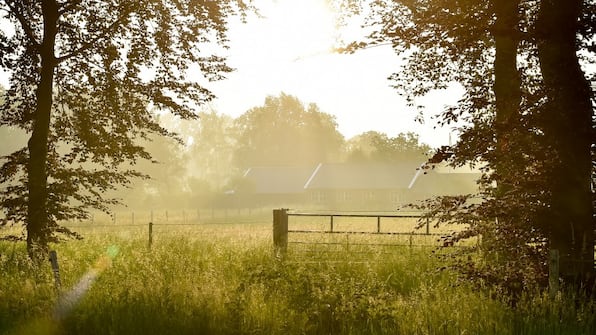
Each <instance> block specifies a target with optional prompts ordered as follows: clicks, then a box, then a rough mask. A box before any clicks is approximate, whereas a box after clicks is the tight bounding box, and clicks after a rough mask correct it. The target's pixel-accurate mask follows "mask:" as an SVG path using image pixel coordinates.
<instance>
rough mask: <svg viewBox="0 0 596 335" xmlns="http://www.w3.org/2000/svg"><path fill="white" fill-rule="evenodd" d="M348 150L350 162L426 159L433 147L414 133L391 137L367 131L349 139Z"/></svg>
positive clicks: (347, 158)
mask: <svg viewBox="0 0 596 335" xmlns="http://www.w3.org/2000/svg"><path fill="white" fill-rule="evenodd" d="M346 151H347V152H346V154H347V157H346V160H347V161H349V162H365V161H374V162H399V161H420V160H424V159H425V158H426V155H428V154H429V153H430V151H431V148H430V146H428V145H426V144H421V143H420V142H419V140H418V135H416V134H414V133H407V134H398V135H397V136H396V137H389V136H388V135H387V134H383V133H379V132H377V131H367V132H365V133H362V134H360V135H357V136H354V137H353V138H351V139H349V140H348V141H347V142H346Z"/></svg>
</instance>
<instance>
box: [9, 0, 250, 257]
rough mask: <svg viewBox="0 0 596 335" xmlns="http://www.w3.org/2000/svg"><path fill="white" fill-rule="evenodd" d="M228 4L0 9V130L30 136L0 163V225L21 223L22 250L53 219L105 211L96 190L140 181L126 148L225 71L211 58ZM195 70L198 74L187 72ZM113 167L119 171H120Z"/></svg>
mask: <svg viewBox="0 0 596 335" xmlns="http://www.w3.org/2000/svg"><path fill="white" fill-rule="evenodd" d="M246 10H247V5H246V4H245V3H244V2H243V1H241V0H230V1H194V0H181V1H174V2H172V1H165V0H150V1H143V2H142V3H141V2H135V1H121V0H116V1H98V0H65V1H58V0H44V1H21V0H18V1H15V0H4V1H2V2H0V12H2V13H4V17H5V19H7V20H8V21H10V22H11V23H12V24H13V26H14V28H15V32H14V34H8V33H7V32H6V31H0V65H1V66H2V67H4V68H7V69H10V70H11V78H10V87H9V89H8V91H7V92H6V95H5V97H4V98H5V101H4V103H3V104H2V106H1V111H2V114H1V116H0V125H2V126H10V127H16V128H19V129H23V130H24V131H25V132H27V133H28V134H30V138H29V141H28V144H27V147H24V148H22V149H20V150H18V151H16V152H14V153H12V154H9V155H7V156H4V157H3V158H2V160H3V162H4V163H3V166H2V168H1V169H2V174H1V180H0V182H2V183H3V184H5V185H8V186H7V187H5V188H4V189H3V190H2V193H1V196H0V201H1V202H2V208H3V210H4V211H5V219H4V220H3V223H4V224H7V223H13V224H14V223H25V225H26V227H27V242H28V247H29V251H30V254H32V255H33V254H35V250H36V249H37V248H39V249H40V250H44V249H45V248H46V247H47V243H48V242H49V241H51V240H52V239H54V238H55V235H54V233H56V232H65V231H66V230H65V229H64V228H61V227H59V226H58V224H57V222H58V221H60V220H64V219H69V218H83V217H85V216H86V215H87V209H88V208H97V209H101V210H106V209H107V208H106V205H109V204H111V203H114V202H115V200H114V199H104V197H103V192H104V191H106V190H109V189H112V188H114V187H116V186H117V185H119V184H127V183H128V182H129V180H130V178H131V177H140V176H142V174H140V173H138V172H136V171H134V169H132V168H126V167H127V166H128V164H129V163H132V164H134V163H135V162H136V161H137V160H139V159H150V158H151V156H150V154H149V153H148V152H147V151H146V150H145V149H144V148H143V147H142V146H141V145H139V144H138V143H139V142H138V141H139V140H142V139H146V138H148V137H149V136H150V135H151V134H156V135H166V136H171V135H173V134H172V133H170V132H169V131H167V130H166V129H165V128H163V127H162V126H160V125H159V123H158V120H157V118H156V117H155V114H153V113H152V112H150V111H151V110H154V109H157V110H160V111H162V112H170V113H173V114H174V115H177V116H179V117H181V118H183V119H193V118H196V117H197V115H196V114H195V112H194V109H195V106H196V105H200V104H202V103H204V102H207V101H209V100H211V99H212V98H213V94H212V93H211V92H210V91H209V90H208V89H207V88H206V87H205V84H206V83H208V82H209V81H213V80H218V79H221V78H223V75H224V74H225V73H226V72H229V71H230V70H231V69H230V68H229V67H228V66H227V65H226V64H225V59H224V58H222V57H220V56H217V55H216V54H215V53H214V51H216V50H217V48H216V47H215V46H216V45H221V46H225V44H226V43H227V37H226V33H227V21H228V18H229V17H230V16H232V15H236V14H239V13H240V14H241V13H243V12H244V11H246ZM192 67H198V68H199V69H200V73H201V74H202V78H200V79H199V80H194V81H193V80H190V79H189V77H188V76H187V72H188V71H189V69H191V68H192ZM123 168H124V169H123Z"/></svg>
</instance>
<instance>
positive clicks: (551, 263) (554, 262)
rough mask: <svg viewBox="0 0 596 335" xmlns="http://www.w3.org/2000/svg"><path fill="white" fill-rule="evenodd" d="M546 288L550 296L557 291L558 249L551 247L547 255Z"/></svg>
mask: <svg viewBox="0 0 596 335" xmlns="http://www.w3.org/2000/svg"><path fill="white" fill-rule="evenodd" d="M548 288H549V293H550V296H551V297H554V296H555V295H556V294H557V292H559V250H557V249H553V250H551V251H550V253H549V257H548Z"/></svg>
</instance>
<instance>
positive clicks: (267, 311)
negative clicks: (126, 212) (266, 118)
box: [0, 223, 596, 335]
mask: <svg viewBox="0 0 596 335" xmlns="http://www.w3.org/2000/svg"><path fill="white" fill-rule="evenodd" d="M133 228H134V227H133ZM133 228H131V229H125V230H121V229H114V231H113V232H114V233H111V231H110V230H106V229H102V230H101V231H94V232H93V233H85V231H82V233H83V234H84V235H86V239H85V240H83V241H69V242H67V243H63V244H60V245H57V246H54V247H55V249H56V250H57V252H58V256H59V261H60V271H61V276H62V277H61V280H62V294H58V293H57V292H56V290H55V288H54V279H53V276H52V271H51V269H50V266H49V264H48V265H47V266H45V267H43V268H42V271H37V270H36V269H35V268H34V267H33V266H32V265H31V264H30V263H29V261H28V259H27V257H26V252H25V248H24V245H23V244H13V243H8V242H1V243H0V269H1V271H2V273H1V278H0V334H4V333H7V334H143V335H150V334H594V333H596V315H595V313H594V305H593V303H579V302H577V301H575V300H574V299H572V298H569V297H565V296H559V297H556V298H553V299H551V298H549V297H548V295H546V294H541V293H537V294H535V295H533V296H528V297H524V298H523V299H522V300H521V302H519V303H518V305H517V308H516V309H512V308H511V307H509V306H508V305H507V304H505V303H503V302H501V301H499V299H498V297H497V299H495V298H494V297H493V298H491V292H489V291H488V290H482V289H480V290H479V289H475V288H473V287H471V286H470V285H468V284H466V283H460V284H458V285H455V284H456V280H455V274H454V273H451V272H449V271H439V270H437V269H438V268H439V267H440V266H441V264H440V263H439V260H438V259H437V258H435V257H433V256H431V254H432V253H431V249H430V248H409V247H407V246H402V247H384V248H381V247H378V246H374V247H371V246H364V245H352V246H349V245H348V244H346V246H345V247H344V246H343V242H342V243H339V244H332V245H316V246H308V245H306V246H305V245H290V250H289V252H288V255H287V257H286V258H285V259H283V260H281V259H278V258H276V257H274V255H273V252H272V247H271V233H270V228H271V224H270V223H263V224H244V225H233V224H227V225H225V224H220V225H209V224H205V225H203V226H193V227H188V226H180V227H175V226H172V227H171V228H170V229H169V230H167V233H166V230H165V228H164V227H161V228H160V229H162V230H161V234H156V235H155V237H154V243H153V246H152V248H151V250H148V248H147V231H146V229H142V228H138V229H136V228H134V229H133ZM135 229H136V230H135ZM100 232H101V233H100ZM309 238H315V239H318V240H319V241H323V240H324V241H325V242H330V240H328V239H329V238H337V239H338V241H344V237H341V236H337V237H320V236H319V237H309ZM362 238H363V239H364V238H365V237H362ZM366 238H369V239H371V240H369V241H374V240H372V239H374V238H375V237H374V236H373V237H366ZM305 248H306V249H307V250H308V251H309V252H302V251H304V249H305ZM313 248H314V249H313ZM108 250H109V253H110V256H107V255H106V252H108ZM299 250H302V251H299ZM116 251H117V254H116ZM90 270H91V271H93V273H95V274H96V275H97V277H96V280H95V281H94V282H92V283H91V285H90V287H89V289H88V291H86V293H85V294H83V295H81V297H80V299H76V298H77V297H75V298H74V299H73V300H72V302H73V304H72V306H68V305H67V306H66V307H64V304H63V307H62V309H59V310H57V307H56V306H58V305H60V299H61V298H60V297H61V296H64V294H66V293H68V291H69V290H70V288H72V287H74V286H75V285H77V283H79V284H80V279H81V278H82V277H83V276H84V275H85V274H89V271H90ZM81 292H82V291H81ZM71 293H72V292H71ZM75 300H76V301H75Z"/></svg>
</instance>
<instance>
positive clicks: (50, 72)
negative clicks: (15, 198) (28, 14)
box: [27, 0, 58, 259]
mask: <svg viewBox="0 0 596 335" xmlns="http://www.w3.org/2000/svg"><path fill="white" fill-rule="evenodd" d="M42 15H43V19H44V25H43V33H44V35H43V41H42V43H41V45H40V46H39V56H40V61H41V68H40V81H39V85H38V86H37V91H36V98H37V105H36V110H35V114H34V117H33V131H32V133H31V138H30V139H29V142H28V148H29V162H28V165H27V173H28V183H27V187H28V191H29V198H28V204H27V205H28V207H27V208H28V213H27V250H28V252H29V256H30V257H31V258H33V259H38V258H39V257H43V256H45V252H46V251H47V249H48V241H49V237H50V235H51V231H50V227H49V220H48V209H47V201H48V193H47V179H48V173H47V160H48V135H49V129H50V115H51V111H52V100H53V99H52V91H53V81H54V69H55V67H56V58H55V55H54V45H55V41H56V33H57V23H58V5H57V4H56V1H54V0H45V1H42Z"/></svg>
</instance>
